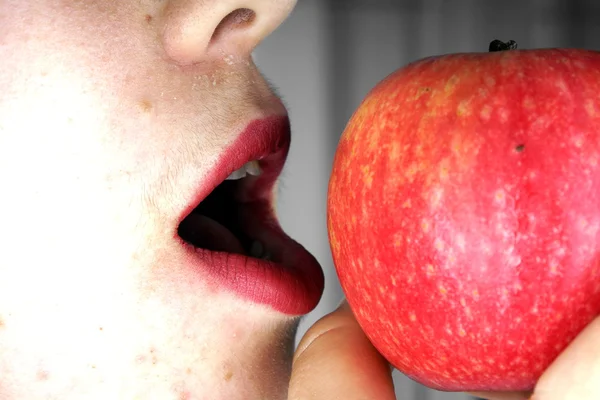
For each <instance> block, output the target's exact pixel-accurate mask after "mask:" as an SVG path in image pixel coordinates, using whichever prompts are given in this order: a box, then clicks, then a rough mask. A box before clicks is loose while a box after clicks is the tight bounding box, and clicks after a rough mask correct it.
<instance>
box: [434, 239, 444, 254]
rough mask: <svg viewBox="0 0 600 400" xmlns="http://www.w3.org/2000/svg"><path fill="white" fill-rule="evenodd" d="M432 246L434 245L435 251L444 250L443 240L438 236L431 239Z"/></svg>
mask: <svg viewBox="0 0 600 400" xmlns="http://www.w3.org/2000/svg"><path fill="white" fill-rule="evenodd" d="M433 247H435V249H436V250H437V251H442V250H444V241H443V240H442V239H440V238H435V240H434V241H433Z"/></svg>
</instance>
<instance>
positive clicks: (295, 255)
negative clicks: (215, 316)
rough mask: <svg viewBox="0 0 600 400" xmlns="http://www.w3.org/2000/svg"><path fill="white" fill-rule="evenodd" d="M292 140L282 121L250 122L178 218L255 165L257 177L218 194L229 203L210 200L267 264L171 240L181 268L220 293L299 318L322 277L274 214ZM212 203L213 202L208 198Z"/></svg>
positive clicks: (312, 301)
mask: <svg viewBox="0 0 600 400" xmlns="http://www.w3.org/2000/svg"><path fill="white" fill-rule="evenodd" d="M290 140H291V135H290V124H289V119H288V118H287V116H271V117H268V118H265V119H261V120H255V121H252V122H251V123H250V124H249V125H248V126H247V127H246V128H245V129H244V130H243V132H242V133H241V134H240V135H239V136H238V137H237V139H236V140H235V141H234V143H233V144H232V145H231V146H229V147H228V148H227V149H226V150H225V152H224V153H223V154H222V156H221V157H220V158H219V161H218V162H217V164H216V166H215V167H214V168H213V169H212V170H211V171H210V172H209V173H208V174H207V175H206V176H205V177H204V178H203V180H202V182H200V183H199V187H198V190H197V192H196V193H195V195H194V196H193V201H192V202H191V203H190V204H189V205H188V207H187V208H186V209H185V210H183V212H182V214H181V219H180V222H182V221H184V220H185V219H186V218H187V217H188V215H190V213H192V212H193V211H194V210H195V209H197V207H198V206H199V205H200V204H201V203H202V202H204V201H205V200H206V199H207V197H208V196H216V194H215V193H217V191H216V190H215V189H216V188H217V187H219V186H220V185H222V184H223V183H224V182H225V180H226V178H227V177H228V176H230V174H231V173H232V172H233V171H236V170H238V169H240V168H242V167H243V166H244V165H245V164H246V163H248V162H249V161H253V160H258V163H259V165H260V169H261V171H262V173H261V174H260V175H259V176H249V177H248V178H243V179H241V180H239V181H236V182H235V183H231V181H227V182H228V183H227V184H233V185H235V188H234V189H232V190H231V191H229V192H227V193H228V194H227V195H223V196H229V198H225V197H223V198H221V199H216V203H217V204H220V207H219V208H220V210H219V214H220V215H226V216H227V218H226V219H227V221H228V222H227V225H228V226H229V228H230V229H231V231H232V232H237V234H238V235H241V236H243V238H239V242H240V243H242V242H245V243H250V241H251V242H253V243H255V244H256V242H258V243H259V245H258V246H259V247H260V246H262V247H264V248H265V251H266V253H268V259H263V258H261V257H252V256H250V255H248V254H239V252H227V251H222V250H221V251H219V250H213V249H209V248H203V247H201V246H198V245H195V244H192V243H189V242H186V241H184V240H182V239H181V237H180V236H179V235H177V238H178V239H179V240H180V241H181V243H182V245H183V248H184V254H185V256H184V263H185V266H186V269H192V270H194V271H195V272H196V274H195V275H196V276H199V277H200V279H202V280H203V281H204V282H205V283H207V284H209V285H211V286H212V287H213V288H214V289H215V290H225V291H228V292H231V293H233V294H235V295H237V296H239V297H241V298H243V299H245V300H247V301H250V302H252V303H257V304H262V305H266V306H270V307H272V308H273V309H275V310H277V311H279V312H281V313H284V314H286V315H293V316H297V315H303V314H306V313H308V312H310V311H311V310H313V309H314V307H315V306H316V305H317V304H318V302H319V300H320V299H321V296H322V293H323V288H324V277H323V271H322V269H321V266H320V265H319V263H318V262H317V260H316V259H315V258H314V257H313V256H312V255H311V254H310V253H309V252H308V251H307V250H306V249H305V248H304V247H302V246H301V245H300V244H299V243H297V242H296V241H294V240H293V239H291V238H290V237H289V236H288V235H287V234H285V232H284V231H283V230H282V228H281V226H280V225H279V222H278V221H277V217H276V215H275V211H274V186H275V182H276V180H277V178H278V176H279V174H280V173H281V170H282V169H283V165H284V163H285V160H286V157H287V154H288V151H289V147H290ZM219 193H221V192H219ZM205 204H207V203H205ZM211 204H215V199H214V198H213V201H212V203H211ZM209 216H210V215H209ZM221 223H222V224H224V225H226V224H225V223H224V222H221ZM223 229H225V228H223ZM232 235H234V234H233V233H232V234H231V235H229V236H232ZM232 240H234V241H236V240H235V239H233V238H232ZM237 247H239V246H237ZM237 247H236V248H237Z"/></svg>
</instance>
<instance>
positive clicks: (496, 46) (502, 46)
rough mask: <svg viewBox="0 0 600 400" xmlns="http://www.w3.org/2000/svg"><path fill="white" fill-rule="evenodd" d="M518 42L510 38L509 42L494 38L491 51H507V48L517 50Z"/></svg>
mask: <svg viewBox="0 0 600 400" xmlns="http://www.w3.org/2000/svg"><path fill="white" fill-rule="evenodd" d="M516 48H517V42H515V41H514V40H509V41H508V42H506V43H505V42H503V41H502V40H498V39H494V40H492V41H491V42H490V48H489V51H490V52H492V51H506V50H516Z"/></svg>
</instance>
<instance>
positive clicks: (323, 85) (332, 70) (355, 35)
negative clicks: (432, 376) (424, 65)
mask: <svg viewBox="0 0 600 400" xmlns="http://www.w3.org/2000/svg"><path fill="white" fill-rule="evenodd" d="M599 21H600V2H597V1H596V2H594V1H592V0H588V1H575V0H570V1H567V0H530V1H517V0H503V1H486V0H453V1H443V0H421V1H418V0H396V1H393V0H387V1H384V0H355V1H352V0H345V1H325V0H299V1H298V6H297V8H296V9H295V11H294V12H293V13H292V15H291V16H290V18H289V19H288V20H287V21H286V22H285V23H284V24H283V25H282V26H281V27H280V28H279V30H277V31H276V32H275V33H274V34H273V35H271V36H270V37H269V38H268V39H267V40H266V41H265V42H264V43H263V44H261V46H260V47H259V48H258V49H257V50H256V52H255V59H256V62H257V64H258V65H259V67H260V68H261V69H262V71H263V72H264V74H265V75H266V77H267V79H268V80H270V81H271V82H272V83H273V84H274V85H275V86H276V87H277V88H278V90H279V92H280V94H281V96H282V97H283V100H284V102H285V104H286V106H287V107H288V110H289V112H290V118H291V121H292V129H293V140H292V148H291V152H290V156H289V161H288V163H287V166H286V168H285V170H284V174H283V181H282V187H281V191H280V197H279V200H278V202H279V204H278V206H279V214H280V218H281V222H282V225H283V227H284V229H286V231H287V232H288V233H290V234H291V236H292V237H294V238H295V239H296V240H298V241H299V242H300V243H302V244H303V245H304V246H305V247H306V248H307V249H308V250H309V251H310V252H311V253H312V254H314V255H315V257H316V258H317V259H318V260H319V261H320V262H321V265H322V266H323V268H324V270H325V276H326V290H325V294H324V296H323V298H322V300H321V303H320V304H319V306H318V307H317V308H316V309H315V311H314V312H312V313H311V314H309V315H308V316H307V318H306V319H305V320H304V321H303V323H302V324H301V326H300V330H299V335H302V334H304V333H305V332H306V329H307V328H308V327H309V326H310V325H312V324H313V323H314V322H315V321H316V320H317V319H318V318H320V317H321V316H323V315H324V314H326V313H328V312H330V311H332V310H333V309H334V308H335V307H336V305H337V304H338V303H339V301H340V300H341V299H342V292H341V290H340V287H339V284H338V281H337V277H336V274H335V270H334V268H333V263H332V260H331V254H330V249H329V243H328V240H327V229H326V218H325V216H326V198H327V183H328V179H329V174H330V171H331V163H332V159H333V155H334V152H335V148H336V145H337V142H338V140H339V137H340V134H341V133H342V131H343V129H344V127H345V125H346V123H347V121H348V119H349V118H350V116H351V114H352V112H353V111H354V110H355V109H356V107H358V105H359V103H360V101H361V100H362V99H363V98H364V96H365V95H366V94H367V92H368V91H369V90H370V89H371V88H372V87H373V86H374V85H375V84H376V83H377V82H378V81H380V80H381V79H383V78H384V77H385V76H386V75H388V74H389V73H391V72H392V71H394V70H395V69H397V68H398V67H400V66H402V65H404V64H406V63H408V62H411V61H414V60H416V59H418V58H422V57H426V56H430V55H436V54H443V53H454V52H463V51H468V52H472V51H487V46H488V44H489V42H490V41H491V40H493V39H500V40H505V41H506V40H509V39H514V40H516V41H517V42H518V44H519V47H520V48H532V47H558V46H560V47H585V48H592V49H596V50H598V49H600V22H599ZM394 376H395V383H396V388H397V389H396V390H397V394H398V397H399V398H402V399H406V400H453V399H454V400H463V399H467V398H468V397H467V396H466V395H464V394H459V393H443V392H437V391H433V390H428V389H426V388H424V387H422V386H420V385H418V384H416V383H414V382H412V381H410V380H409V379H407V378H406V377H404V376H402V375H401V374H400V373H398V372H395V373H394Z"/></svg>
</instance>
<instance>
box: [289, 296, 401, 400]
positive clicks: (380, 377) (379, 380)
mask: <svg viewBox="0 0 600 400" xmlns="http://www.w3.org/2000/svg"><path fill="white" fill-rule="evenodd" d="M288 393H289V394H288V396H289V397H288V400H321V399H323V400H325V399H327V400H335V399H344V400H354V399H361V400H370V399H373V400H395V399H396V396H395V394H394V384H393V381H392V368H391V367H390V364H389V363H388V362H387V361H386V360H385V359H384V358H383V357H382V356H381V355H380V354H379V353H378V352H377V350H376V349H375V347H373V345H372V344H371V342H370V341H369V340H368V339H367V337H366V336H365V334H364V332H363V331H362V329H361V328H360V326H359V325H358V323H357V322H356V319H355V318H354V315H353V314H352V311H351V310H350V307H349V305H348V303H346V302H345V301H344V302H343V303H342V305H341V306H340V307H339V308H338V309H336V310H335V311H333V312H332V313H331V314H329V315H326V316H324V317H323V318H321V319H320V320H319V321H317V323H316V324H315V325H313V326H312V327H311V328H310V329H309V330H308V332H307V333H306V334H305V335H304V337H303V338H302V340H301V341H300V343H299V345H298V348H297V350H296V354H295V355H294V360H293V364H292V376H291V380H290V388H289V392H288Z"/></svg>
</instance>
